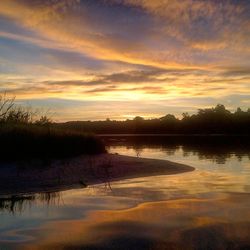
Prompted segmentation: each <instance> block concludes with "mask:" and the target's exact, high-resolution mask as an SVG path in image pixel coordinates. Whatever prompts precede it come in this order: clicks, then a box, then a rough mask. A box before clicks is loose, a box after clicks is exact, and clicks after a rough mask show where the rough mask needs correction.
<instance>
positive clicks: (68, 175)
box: [0, 154, 194, 196]
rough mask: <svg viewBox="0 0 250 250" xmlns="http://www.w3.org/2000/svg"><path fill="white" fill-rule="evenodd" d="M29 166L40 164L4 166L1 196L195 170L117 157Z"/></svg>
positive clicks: (1, 175)
mask: <svg viewBox="0 0 250 250" xmlns="http://www.w3.org/2000/svg"><path fill="white" fill-rule="evenodd" d="M30 164H33V165H34V164H37V163H34V162H30V163H25V164H22V165H17V164H8V165H7V164H1V165H2V166H1V167H0V195H1V196H4V195H20V194H24V193H35V192H55V191H61V190H66V189H70V188H81V187H82V188H85V187H87V186H88V185H93V184H98V183H109V182H111V181H116V180H122V179H128V178H136V177H147V176H156V175H171V174H179V173H184V172H189V171H193V170H194V168H193V167H190V166H187V165H184V164H179V163H175V162H170V161H165V160H155V159H145V158H137V157H130V156H123V155H117V154H101V155H97V156H80V157H76V158H73V159H68V160H61V161H54V162H51V163H50V164H49V166H40V167H37V166H36V167H30V166H26V165H30Z"/></svg>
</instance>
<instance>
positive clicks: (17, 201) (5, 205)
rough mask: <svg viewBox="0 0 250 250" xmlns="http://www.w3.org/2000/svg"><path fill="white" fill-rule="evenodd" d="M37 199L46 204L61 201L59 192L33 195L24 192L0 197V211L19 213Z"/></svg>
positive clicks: (52, 204)
mask: <svg viewBox="0 0 250 250" xmlns="http://www.w3.org/2000/svg"><path fill="white" fill-rule="evenodd" d="M37 201H40V202H42V203H43V204H46V205H47V206H54V205H60V204H61V202H62V195H61V193H60V192H45V193H39V194H33V195H26V194H24V195H10V196H5V197H0V212H9V213H12V214H16V213H19V214H20V213H22V212H23V211H25V209H26V208H27V207H31V206H32V204H33V203H34V202H37Z"/></svg>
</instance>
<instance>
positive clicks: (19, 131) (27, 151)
mask: <svg viewBox="0 0 250 250" xmlns="http://www.w3.org/2000/svg"><path fill="white" fill-rule="evenodd" d="M0 143H1V158H0V160H4V161H9V160H25V159H47V158H49V159H50V158H65V157H73V156H77V155H80V154H98V153H103V152H105V147H104V145H103V144H102V142H101V141H100V140H99V139H98V138H96V137H95V136H92V135H85V134H82V133H77V132H71V131H69V130H60V129H54V128H51V127H50V126H39V125H35V124H1V125H0Z"/></svg>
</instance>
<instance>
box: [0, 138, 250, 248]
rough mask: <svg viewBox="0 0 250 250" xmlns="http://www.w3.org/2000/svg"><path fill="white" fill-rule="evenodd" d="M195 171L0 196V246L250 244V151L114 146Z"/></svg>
mask: <svg viewBox="0 0 250 250" xmlns="http://www.w3.org/2000/svg"><path fill="white" fill-rule="evenodd" d="M109 151H110V152H113V153H119V154H124V155H131V156H136V157H147V158H155V159H166V160H171V161H176V162H180V163H185V164H187V165H190V166H193V167H195V168H196V170H195V171H193V172H189V173H185V174H179V175H173V176H152V177H146V178H136V179H127V180H123V181H117V182H112V183H105V184H101V185H96V186H91V187H88V188H85V189H79V190H68V191H64V192H59V193H49V194H48V193H47V194H35V195H32V196H29V195H26V196H25V195H24V196H22V197H12V198H11V197H5V198H4V199H3V198H2V199H1V200H0V249H1V250H2V249H250V195H249V193H250V153H248V152H247V150H243V151H240V152H239V150H238V148H235V150H234V149H233V148H232V147H230V150H228V151H227V150H223V153H221V152H219V151H218V152H217V150H215V151H212V153H211V151H209V150H208V151H206V150H204V149H202V148H201V149H199V148H196V149H190V148H187V147H185V146H183V145H177V146H171V147H169V146H166V145H165V146H164V145H159V144H158V145H151V146H150V145H143V144H141V145H140V146H139V147H138V145H133V144H130V145H127V144H126V143H125V142H124V141H119V143H112V144H110V146H109Z"/></svg>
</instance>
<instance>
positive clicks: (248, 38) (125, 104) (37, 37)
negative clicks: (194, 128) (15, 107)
mask: <svg viewBox="0 0 250 250" xmlns="http://www.w3.org/2000/svg"><path fill="white" fill-rule="evenodd" d="M5 91H6V92H7V93H8V94H9V95H12V96H13V95H15V96H16V98H17V102H18V103H20V104H24V105H31V106H34V107H37V108H40V109H42V110H47V109H50V110H51V112H52V113H53V116H54V119H55V120H56V121H66V120H90V119H91V120H99V119H106V118H107V117H109V118H111V119H127V118H133V117H134V116H137V115H140V116H144V117H145V118H153V117H159V116H163V115H165V114H167V113H174V114H176V115H178V116H179V115H180V114H182V113H183V112H190V113H192V112H194V111H196V110H197V109H198V108H205V107H211V106H215V105H216V104H217V103H222V104H224V105H225V106H226V107H227V108H229V109H231V110H234V109H235V108H236V107H238V106H240V107H242V108H243V109H246V108H248V107H250V1H248V0H220V1H219V0H1V1H0V92H5Z"/></svg>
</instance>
